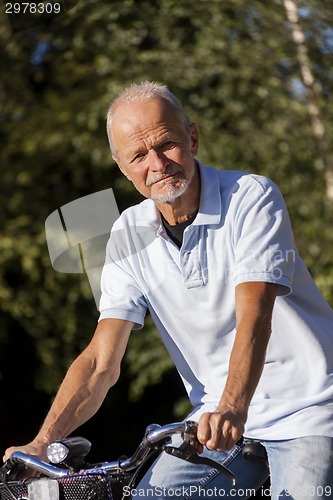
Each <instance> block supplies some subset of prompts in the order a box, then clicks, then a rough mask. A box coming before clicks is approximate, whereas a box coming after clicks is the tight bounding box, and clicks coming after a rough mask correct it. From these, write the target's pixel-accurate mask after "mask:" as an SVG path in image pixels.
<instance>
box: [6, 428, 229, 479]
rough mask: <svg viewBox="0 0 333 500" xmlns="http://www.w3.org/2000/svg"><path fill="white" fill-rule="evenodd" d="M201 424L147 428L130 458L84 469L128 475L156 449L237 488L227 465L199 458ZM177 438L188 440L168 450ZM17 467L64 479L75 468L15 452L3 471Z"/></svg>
mask: <svg viewBox="0 0 333 500" xmlns="http://www.w3.org/2000/svg"><path fill="white" fill-rule="evenodd" d="M196 430H197V424H196V422H192V421H185V422H178V423H172V424H166V425H164V426H162V427H161V426H159V425H157V424H153V425H150V426H149V427H147V429H146V432H145V435H144V438H143V440H142V441H141V443H140V445H139V446H138V448H137V449H136V451H135V452H134V454H133V455H132V456H131V457H130V458H124V459H119V460H117V461H114V462H103V463H99V464H93V465H91V466H87V467H84V471H85V472H87V471H96V470H98V469H100V470H104V471H106V472H109V473H110V472H119V471H123V472H128V471H131V470H133V469H136V468H137V467H138V466H139V465H141V464H142V463H143V462H144V460H145V459H146V458H147V456H148V455H149V453H150V451H151V450H152V449H158V450H162V451H165V452H166V453H169V454H171V455H174V456H177V457H179V458H182V459H183V460H186V461H188V462H192V463H197V464H202V465H208V466H210V467H212V468H215V469H217V470H218V471H220V472H222V473H223V474H225V475H227V476H228V477H229V478H230V480H231V481H232V483H233V485H235V484H236V478H235V477H234V475H233V474H232V473H231V472H230V471H229V470H228V469H226V468H225V467H224V466H223V465H221V464H219V463H218V462H215V461H213V460H211V459H208V458H205V457H200V456H199V455H198V454H197V447H196V445H197V439H196ZM174 434H181V435H183V437H184V442H183V444H182V445H181V446H180V447H179V448H175V447H173V446H168V445H167V442H168V441H169V438H170V437H171V436H172V435H174ZM17 464H22V465H24V466H25V467H28V468H31V469H33V470H35V471H37V472H40V473H42V474H44V475H45V476H47V477H50V478H55V479H57V478H63V477H66V476H68V475H71V474H72V473H73V471H72V470H71V468H69V467H66V468H65V469H64V468H61V467H57V466H55V465H51V464H48V463H46V462H44V461H42V460H40V459H39V458H37V457H34V456H32V455H28V454H26V453H23V452H20V451H15V452H14V453H13V454H12V455H11V456H10V458H9V459H8V460H7V461H6V463H5V464H4V465H3V467H2V468H1V469H2V471H4V470H5V471H6V472H9V471H10V470H12V469H13V467H14V466H15V465H17Z"/></svg>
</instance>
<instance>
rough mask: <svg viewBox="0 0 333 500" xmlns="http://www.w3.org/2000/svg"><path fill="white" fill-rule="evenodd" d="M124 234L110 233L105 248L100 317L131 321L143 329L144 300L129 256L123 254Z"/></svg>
mask: <svg viewBox="0 0 333 500" xmlns="http://www.w3.org/2000/svg"><path fill="white" fill-rule="evenodd" d="M123 236H124V234H123V231H119V230H118V231H113V232H112V233H111V237H110V239H109V242H108V245H107V248H106V260H105V264H104V267H103V271H102V276H101V292H102V295H101V299H100V305H99V310H100V317H99V319H100V320H101V319H105V318H117V319H124V320H127V321H132V322H134V323H135V327H134V329H138V328H142V326H143V324H144V318H145V315H146V312H147V304H146V300H145V297H144V295H143V293H142V291H141V290H140V288H139V286H138V284H137V282H136V280H135V273H134V272H133V262H131V255H129V253H128V252H126V251H125V250H124V238H123Z"/></svg>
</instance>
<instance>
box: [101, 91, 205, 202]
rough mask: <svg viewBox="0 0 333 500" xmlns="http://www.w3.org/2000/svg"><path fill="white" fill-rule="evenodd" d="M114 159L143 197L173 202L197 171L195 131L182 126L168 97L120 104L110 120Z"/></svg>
mask: <svg viewBox="0 0 333 500" xmlns="http://www.w3.org/2000/svg"><path fill="white" fill-rule="evenodd" d="M111 134H112V140H113V144H114V147H115V149H116V152H117V156H116V157H114V160H115V161H116V162H117V163H118V165H119V167H120V169H121V170H122V172H123V173H124V174H125V175H126V176H127V177H128V178H129V179H130V180H131V181H132V182H133V184H134V186H135V187H136V189H137V190H138V191H139V192H140V193H141V194H142V195H143V196H145V197H146V198H151V199H152V200H154V201H155V202H157V203H173V201H174V200H175V199H177V198H178V197H179V196H181V195H182V194H184V193H185V191H186V190H187V187H188V186H189V184H190V183H191V180H192V178H193V176H194V174H195V172H196V164H195V160H194V156H195V154H196V153H197V149H198V134H197V129H196V127H195V125H194V124H193V125H192V126H191V128H190V130H185V126H184V124H183V123H182V122H181V121H180V119H179V117H178V114H177V112H176V111H175V109H174V108H173V106H171V104H169V103H168V102H167V101H165V100H162V99H159V98H154V99H150V100H149V101H146V102H136V103H128V104H122V105H119V107H118V108H117V109H116V110H115V112H114V117H113V122H112V129H111Z"/></svg>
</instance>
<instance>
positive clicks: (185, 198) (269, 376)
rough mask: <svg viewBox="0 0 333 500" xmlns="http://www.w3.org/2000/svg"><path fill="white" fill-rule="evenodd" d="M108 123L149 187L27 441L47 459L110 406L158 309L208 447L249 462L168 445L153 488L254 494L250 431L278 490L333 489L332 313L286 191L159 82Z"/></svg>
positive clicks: (132, 95)
mask: <svg viewBox="0 0 333 500" xmlns="http://www.w3.org/2000/svg"><path fill="white" fill-rule="evenodd" d="M107 128H108V136H109V141H110V146H111V150H112V154H113V158H114V160H115V161H116V162H117V164H118V165H119V168H120V169H121V171H122V172H123V173H124V175H126V176H127V178H128V179H129V180H130V181H131V182H133V184H134V186H135V187H136V189H137V190H138V191H139V192H140V193H141V194H142V195H144V196H145V197H146V198H147V199H146V200H145V201H143V202H142V203H140V204H139V205H137V206H135V207H131V208H129V209H128V210H126V211H125V212H124V213H123V214H122V215H121V216H120V218H119V219H118V221H117V222H116V223H115V225H114V228H113V232H112V234H111V238H110V241H109V244H108V247H107V252H106V262H105V266H104V270H103V274H102V283H101V286H102V298H101V303H100V312H101V315H100V321H99V323H98V326H97V328H96V332H95V334H94V336H93V338H92V340H91V342H90V344H89V346H88V347H87V348H86V349H85V350H84V351H83V353H82V354H81V355H80V356H79V357H78V358H77V359H76V361H74V363H73V364H72V366H71V367H70V369H69V371H68V373H67V375H66V377H65V379H64V381H63V384H62V386H61V387H60V389H59V392H58V395H57V397H56V399H55V401H54V403H53V405H52V407H51V410H50V412H49V414H48V416H47V417H46V420H45V422H44V424H43V426H42V428H41V430H40V432H39V433H38V435H37V436H36V438H35V439H34V440H33V441H32V442H31V443H30V444H28V445H26V446H25V447H23V448H22V447H21V448H20V449H23V450H24V451H26V452H30V453H34V454H36V455H39V456H43V454H44V450H45V447H46V445H47V443H49V442H50V441H51V440H55V439H59V438H62V437H64V436H67V435H68V434H69V433H71V432H72V431H74V429H76V428H77V427H78V426H79V425H81V424H82V423H83V422H85V421H86V420H87V419H89V418H90V417H91V416H92V415H93V414H94V413H95V412H96V411H97V409H98V408H99V407H100V405H101V404H102V402H103V400H104V398H105V396H106V394H107V392H108V390H109V388H110V387H111V386H112V385H114V384H115V382H116V381H117V378H118V376H119V371H120V363H121V359H122V357H123V355H124V352H125V349H126V345H127V341H128V338H129V335H130V333H131V331H132V330H133V329H138V328H140V327H142V326H143V324H144V317H145V314H146V312H147V310H149V311H150V313H151V315H152V317H153V319H154V321H155V324H156V326H157V328H158V330H159V332H160V334H161V337H162V339H163V341H164V343H165V345H166V347H167V349H168V350H169V352H170V355H171V357H172V359H173V360H174V363H175V365H176V367H177V369H178V371H179V374H180V376H181V377H182V379H183V381H184V384H185V387H186V389H187V392H188V394H189V398H190V400H191V403H192V405H193V412H192V413H191V415H190V418H191V419H194V420H197V421H198V434H197V435H198V440H199V442H200V443H201V446H202V450H203V451H202V452H203V454H205V455H206V456H208V457H212V458H214V459H215V460H218V461H219V462H220V463H222V464H224V465H227V466H228V468H229V469H230V470H232V471H233V472H234V473H235V475H236V476H237V478H238V481H239V482H238V488H239V490H238V493H235V491H234V492H230V484H229V482H228V479H226V478H225V477H223V476H222V475H221V474H220V473H218V472H217V471H212V470H209V469H207V468H206V467H202V466H201V467H200V466H196V465H193V464H189V463H186V462H183V461H181V460H179V459H178V458H175V457H170V456H164V455H162V456H161V457H159V458H158V459H157V461H156V463H154V464H153V466H152V467H151V469H150V470H149V471H148V473H147V474H146V476H145V477H144V478H143V480H142V481H141V483H140V484H139V486H138V488H140V495H141V496H144V495H146V496H154V495H152V492H153V491H156V494H155V497H159V498H163V496H161V492H162V491H163V495H164V498H168V497H169V496H172V491H173V492H174V491H175V488H176V487H177V488H179V487H182V488H183V490H182V491H183V498H199V497H201V496H203V495H204V494H205V493H206V495H207V496H208V495H209V496H210V498H212V492H215V496H216V497H219V495H218V494H216V491H222V490H223V491H225V494H226V495H227V494H231V493H233V496H234V497H235V498H238V497H239V498H245V497H246V495H245V494H244V490H245V489H250V488H257V487H258V486H260V484H261V483H262V482H263V481H264V480H265V478H266V477H267V474H268V472H267V470H266V467H265V465H262V464H261V465H258V464H254V463H252V462H250V461H248V460H245V459H244V458H243V457H242V454H241V445H240V444H237V443H238V441H239V439H240V438H241V437H242V436H243V435H244V436H245V439H246V440H258V441H260V442H262V444H263V445H264V446H265V448H266V450H267V453H268V460H269V466H270V474H271V481H272V498H273V499H277V498H282V497H284V496H289V497H291V498H293V499H295V500H300V499H302V498H312V499H313V498H324V497H329V496H330V495H331V494H332V487H333V418H332V410H333V383H332V382H333V311H332V309H331V308H330V307H329V305H328V304H327V303H326V302H325V300H324V299H323V298H322V296H321V295H320V293H319V291H318V289H317V288H316V286H315V284H314V282H313V280H312V279H311V277H310V275H309V273H308V271H307V270H306V268H305V266H304V264H303V262H302V260H301V259H300V257H299V254H298V252H297V249H296V247H295V244H294V240H293V234H292V230H291V227H290V222H289V218H288V213H287V210H286V207H285V205H284V202H283V199H282V196H281V194H280V192H279V191H278V189H277V188H276V186H275V185H274V184H273V183H272V182H271V181H270V180H268V179H266V178H264V177H262V176H258V175H251V174H245V173H242V172H236V171H217V170H215V169H212V168H210V167H204V166H202V165H201V164H200V163H199V162H198V161H197V160H196V158H195V157H196V155H197V151H198V130H197V127H196V125H195V124H194V123H192V122H191V121H190V120H189V119H188V117H187V116H186V114H185V112H184V110H183V108H182V106H181V104H180V103H179V101H178V100H177V99H176V98H175V97H174V95H173V94H171V93H170V92H169V91H168V89H167V88H165V87H163V86H161V85H158V84H154V83H150V82H145V83H142V84H140V85H133V86H131V87H130V88H128V89H126V90H125V91H123V92H122V93H121V94H120V95H119V96H118V97H117V99H116V100H115V101H114V102H113V103H112V105H111V107H110V109H109V112H108V119H107ZM13 450H14V448H10V449H9V450H7V452H6V456H8V454H9V453H11V452H12V451H13ZM161 487H163V490H161V489H157V488H161ZM154 488H156V489H155V490H154ZM214 488H215V489H214ZM216 488H218V489H216ZM177 491H179V489H178V490H177ZM228 492H229V493H228ZM329 493H330V494H329ZM237 494H238V497H237Z"/></svg>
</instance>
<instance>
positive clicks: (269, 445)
mask: <svg viewBox="0 0 333 500" xmlns="http://www.w3.org/2000/svg"><path fill="white" fill-rule="evenodd" d="M173 444H174V445H175V446H178V445H179V444H180V443H179V437H177V438H174V439H173ZM263 444H264V446H265V448H266V450H267V453H268V458H269V468H268V466H267V465H266V464H263V463H254V462H252V461H250V460H248V459H245V458H244V457H243V456H242V451H241V447H240V446H235V447H234V448H233V449H232V450H231V451H230V452H217V451H209V450H206V449H205V451H204V453H203V455H204V456H207V457H209V458H212V459H213V460H216V461H217V462H219V463H221V464H223V465H225V466H226V467H227V468H228V469H229V470H230V471H232V472H233V473H234V475H235V476H236V478H237V484H236V486H232V484H231V481H230V479H229V478H227V477H226V476H224V475H222V474H221V473H219V472H218V471H216V469H212V468H209V467H207V466H203V465H193V464H190V463H188V462H185V461H184V460H180V459H179V458H176V457H173V456H170V455H167V454H165V453H163V454H162V455H160V457H159V458H158V459H157V460H156V461H155V463H154V464H153V465H152V467H151V468H150V469H149V471H148V472H147V474H146V475H145V476H144V478H143V479H142V480H141V482H140V483H139V485H138V486H137V487H136V488H135V489H134V490H133V491H132V498H133V499H135V498H136V497H137V498H160V499H169V498H174V499H176V498H177V499H180V500H190V499H191V500H200V499H205V498H207V499H211V500H214V499H217V498H223V497H225V498H234V499H243V500H244V499H246V498H249V497H251V496H252V495H254V492H255V490H257V489H259V488H260V487H261V485H262V484H263V483H264V482H265V480H266V479H267V478H268V476H269V474H270V475H271V483H272V486H271V489H270V490H269V491H267V490H265V491H263V492H262V496H263V497H265V496H266V497H267V498H268V499H269V498H270V497H271V498H272V500H279V499H283V498H288V499H289V500H317V499H329V498H333V438H328V437H321V436H312V437H305V438H297V439H292V440H287V441H264V442H263ZM269 469H270V470H269Z"/></svg>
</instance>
